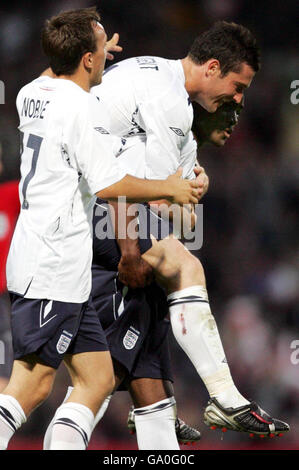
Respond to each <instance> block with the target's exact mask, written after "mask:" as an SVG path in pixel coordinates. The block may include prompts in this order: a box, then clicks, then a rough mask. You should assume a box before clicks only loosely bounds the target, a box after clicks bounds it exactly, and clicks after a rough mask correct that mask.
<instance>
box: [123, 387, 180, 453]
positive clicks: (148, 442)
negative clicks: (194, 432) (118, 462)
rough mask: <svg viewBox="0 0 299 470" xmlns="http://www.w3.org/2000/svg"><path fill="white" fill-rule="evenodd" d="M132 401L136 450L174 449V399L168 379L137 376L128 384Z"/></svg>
mask: <svg viewBox="0 0 299 470" xmlns="http://www.w3.org/2000/svg"><path fill="white" fill-rule="evenodd" d="M129 392H130V394H131V397H132V400H133V403H134V418H135V426H136V435H137V442H138V449H140V450H153V449H154V450H171V449H172V450H176V449H179V444H178V440H177V436H176V430H175V422H176V418H177V414H176V402H175V399H174V396H173V389H172V384H171V382H168V381H163V380H159V379H150V378H140V379H134V380H132V381H131V383H130V386H129Z"/></svg>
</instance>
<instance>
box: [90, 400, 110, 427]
mask: <svg viewBox="0 0 299 470" xmlns="http://www.w3.org/2000/svg"><path fill="white" fill-rule="evenodd" d="M111 398H112V395H108V397H107V398H105V400H104V401H103V404H102V406H101V408H100V409H99V411H98V412H97V414H96V417H95V419H94V423H93V429H94V428H95V427H96V425H97V424H98V422H99V421H100V420H101V419H102V418H103V416H104V414H105V413H106V410H107V408H108V405H109V403H110V400H111Z"/></svg>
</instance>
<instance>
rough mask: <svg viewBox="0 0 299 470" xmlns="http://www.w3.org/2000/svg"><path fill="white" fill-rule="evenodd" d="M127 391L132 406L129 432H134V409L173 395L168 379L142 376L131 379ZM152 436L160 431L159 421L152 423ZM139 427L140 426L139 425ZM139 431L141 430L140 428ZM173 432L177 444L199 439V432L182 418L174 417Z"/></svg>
mask: <svg viewBox="0 0 299 470" xmlns="http://www.w3.org/2000/svg"><path fill="white" fill-rule="evenodd" d="M129 391H130V394H131V397H132V401H133V403H134V406H132V408H131V409H130V411H129V415H128V423H127V424H128V428H129V431H130V433H131V434H135V432H136V423H135V409H134V408H143V407H145V406H150V405H153V404H155V403H156V404H157V403H158V402H160V401H162V400H166V399H167V398H171V397H174V390H173V385H172V383H171V382H170V381H169V380H162V379H152V378H142V379H135V380H133V381H131V383H130V387H129ZM152 424H153V427H155V429H153V433H152V435H153V436H156V433H158V434H159V433H160V431H161V428H160V425H159V422H158V421H157V420H156V421H154V422H153V423H152ZM139 428H140V426H139ZM140 432H141V430H140ZM175 432H176V436H177V440H178V442H179V444H188V445H189V444H191V443H192V444H195V443H196V442H198V441H199V440H200V432H199V431H197V429H194V428H192V427H191V426H189V425H188V424H186V423H185V422H184V421H183V420H182V419H180V418H178V417H177V418H176V420H175Z"/></svg>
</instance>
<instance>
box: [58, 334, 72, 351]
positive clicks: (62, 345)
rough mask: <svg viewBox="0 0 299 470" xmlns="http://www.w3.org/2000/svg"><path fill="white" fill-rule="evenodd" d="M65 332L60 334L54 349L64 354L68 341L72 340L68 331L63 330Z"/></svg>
mask: <svg viewBox="0 0 299 470" xmlns="http://www.w3.org/2000/svg"><path fill="white" fill-rule="evenodd" d="M63 333H66V334H62V335H60V338H59V340H58V342H57V344H56V349H57V351H58V352H59V354H64V353H65V352H66V350H67V348H68V347H69V345H70V342H71V341H72V336H73V335H71V334H70V333H67V332H63Z"/></svg>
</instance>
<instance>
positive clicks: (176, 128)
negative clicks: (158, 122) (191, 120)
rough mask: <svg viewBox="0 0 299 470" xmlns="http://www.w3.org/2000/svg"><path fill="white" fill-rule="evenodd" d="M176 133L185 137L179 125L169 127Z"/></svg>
mask: <svg viewBox="0 0 299 470" xmlns="http://www.w3.org/2000/svg"><path fill="white" fill-rule="evenodd" d="M169 129H171V130H172V131H173V132H174V133H175V134H176V135H179V136H180V137H184V136H185V134H184V132H183V131H182V129H179V128H178V127H169Z"/></svg>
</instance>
